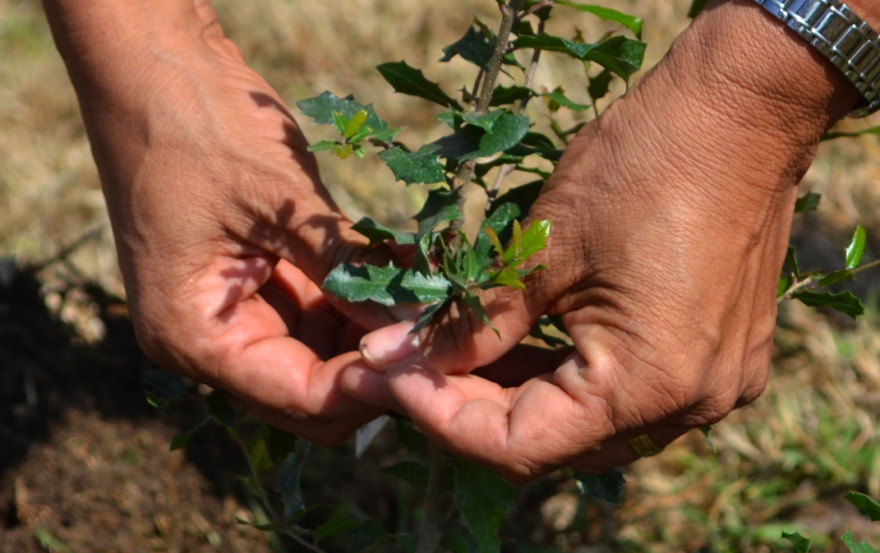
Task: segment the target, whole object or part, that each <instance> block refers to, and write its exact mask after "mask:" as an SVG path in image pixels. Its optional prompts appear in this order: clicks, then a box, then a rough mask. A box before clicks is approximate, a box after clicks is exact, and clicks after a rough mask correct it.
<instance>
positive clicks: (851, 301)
mask: <svg viewBox="0 0 880 553" xmlns="http://www.w3.org/2000/svg"><path fill="white" fill-rule="evenodd" d="M792 297H794V298H795V299H797V300H800V301H801V302H802V303H804V304H806V305H809V306H810V307H831V308H832V309H836V310H837V311H840V312H841V313H844V314H846V315H849V316H850V317H852V318H853V319H855V318H856V317H858V316H859V315H864V313H865V306H864V305H862V300H860V299H859V298H857V297H856V296H854V295H853V293H852V292H850V291H846V292H840V293H838V294H830V293H828V292H813V291H812V290H803V291H801V292H795V293H794V294H793V295H792Z"/></svg>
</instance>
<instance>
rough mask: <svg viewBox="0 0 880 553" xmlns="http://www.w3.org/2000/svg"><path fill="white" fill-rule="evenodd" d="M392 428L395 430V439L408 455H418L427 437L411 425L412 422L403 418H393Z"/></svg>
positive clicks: (423, 447)
mask: <svg viewBox="0 0 880 553" xmlns="http://www.w3.org/2000/svg"><path fill="white" fill-rule="evenodd" d="M394 429H395V430H396V431H397V441H398V442H400V445H402V446H403V447H405V448H406V451H407V452H408V453H409V454H410V455H418V454H420V453H421V452H422V451H424V450H425V446H426V445H427V444H428V439H427V438H425V435H424V434H422V433H421V432H420V431H419V430H418V429H417V428H416V427H415V426H413V424H412V422H410V421H409V420H404V419H403V418H398V419H395V421H394Z"/></svg>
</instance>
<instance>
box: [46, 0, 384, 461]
mask: <svg viewBox="0 0 880 553" xmlns="http://www.w3.org/2000/svg"><path fill="white" fill-rule="evenodd" d="M45 8H46V12H47V15H48V16H49V21H50V24H51V26H52V31H53V35H54V37H55V40H56V43H57V45H58V48H59V50H60V52H61V53H62V56H63V57H64V60H65V63H66V64H67V67H68V71H69V73H70V75H71V78H72V80H73V83H74V86H75V88H76V91H77V94H78V97H79V100H80V106H81V109H82V113H83V119H84V120H85V123H86V128H87V130H88V134H89V139H90V142H91V144H92V149H93V152H94V155H95V160H96V162H97V165H98V169H99V172H100V175H101V181H102V184H103V188H104V193H105V196H106V199H107V207H108V210H109V212H110V218H111V222H112V224H113V231H114V236H115V239H116V245H117V250H118V254H119V260H120V266H121V269H122V273H123V277H124V279H125V287H126V291H127V295H128V302H129V305H130V307H131V310H132V319H133V321H134V324H135V329H136V331H137V335H138V339H139V341H140V343H141V345H142V346H143V348H144V350H145V352H146V353H147V354H148V355H149V356H150V357H152V358H153V359H154V360H155V361H157V362H158V363H160V364H161V365H163V366H164V367H166V368H169V369H171V370H175V371H177V372H179V373H181V374H183V375H185V376H188V377H191V378H193V379H195V380H198V381H200V382H205V383H208V384H210V385H211V386H214V387H217V388H220V389H223V390H226V391H228V392H230V393H232V394H233V395H234V396H235V397H236V398H237V399H238V400H239V401H241V402H242V403H244V404H245V405H247V406H248V407H250V408H251V409H252V410H253V411H254V412H255V413H257V414H258V415H260V416H261V417H263V418H264V419H265V420H267V421H269V422H270V423H273V424H275V425H277V426H280V427H282V428H285V429H287V430H289V431H291V432H294V433H297V434H300V435H302V436H305V437H307V438H309V439H311V440H313V441H316V442H318V443H321V444H327V445H330V444H338V443H339V442H341V441H342V440H344V439H346V438H347V437H348V436H349V435H350V434H351V433H352V432H353V431H354V430H355V429H356V428H358V427H359V426H360V425H362V424H364V423H365V422H367V421H369V420H371V419H372V418H374V417H376V416H378V415H379V414H381V413H382V412H384V409H383V408H380V407H374V406H371V405H367V404H364V403H361V402H359V401H357V400H355V399H353V398H351V397H350V396H347V395H345V394H343V393H341V391H340V389H339V386H338V382H339V376H340V374H341V373H342V371H343V370H344V369H345V368H346V367H349V366H352V365H360V364H361V361H360V357H359V356H358V354H357V353H356V344H357V338H358V335H357V331H356V330H355V329H353V328H352V325H350V324H349V323H348V322H347V321H348V320H349V319H353V320H355V321H357V323H358V324H359V325H360V326H365V327H370V326H372V327H374V328H375V327H376V325H378V324H388V323H391V322H394V321H396V320H400V318H401V317H400V316H398V317H394V316H392V315H391V314H390V313H388V312H385V311H383V310H375V309H364V308H363V307H362V306H350V305H345V304H339V303H337V304H336V307H338V308H339V309H340V310H342V311H343V312H344V313H345V317H342V316H340V315H339V313H337V312H336V310H335V309H333V308H331V307H330V305H329V304H327V302H326V300H324V299H323V298H322V297H320V295H319V294H318V289H317V287H316V286H315V285H314V282H321V281H323V279H324V277H325V276H326V274H327V273H328V272H329V271H330V270H331V269H332V268H333V267H335V266H336V265H337V264H339V263H340V262H355V263H356V262H361V261H370V262H372V263H377V264H384V263H387V261H388V260H389V259H391V258H392V257H393V253H392V252H390V251H386V250H383V249H370V248H368V244H367V241H366V240H365V239H364V238H363V237H361V236H360V235H358V234H357V233H355V232H353V231H351V230H350V228H349V227H350V226H351V221H349V220H348V219H347V218H346V217H345V216H344V215H342V213H341V212H340V211H339V209H338V208H337V207H336V205H335V204H334V203H333V201H332V199H331V198H330V195H329V193H328V192H327V190H326V189H325V188H324V186H323V184H322V182H321V180H320V177H319V175H318V168H317V164H316V162H315V159H314V157H313V156H312V155H311V154H309V153H308V152H307V151H306V147H307V142H306V140H305V138H304V137H303V135H302V133H301V132H300V131H299V128H298V127H297V125H296V122H295V121H294V120H293V118H292V116H291V115H290V112H289V111H288V109H287V108H286V107H285V106H284V104H283V103H282V101H281V99H280V98H279V96H278V95H277V94H276V93H275V91H274V90H272V88H271V87H270V86H269V85H268V84H267V83H266V82H265V80H263V79H262V78H261V77H260V76H259V75H258V74H257V73H255V72H254V71H252V70H251V69H250V68H248V67H247V65H245V63H244V61H243V60H242V58H241V55H240V54H239V52H238V50H237V49H236V47H235V45H234V44H232V42H230V41H229V40H228V39H226V38H225V37H224V35H223V31H222V30H221V28H220V26H219V25H218V23H217V21H216V13H215V12H214V10H213V8H212V7H211V4H210V3H209V2H207V1H200V0H197V1H193V0H155V1H153V0H151V1H149V2H146V1H128V2H120V1H117V0H112V1H111V0H106V1H100V0H99V1H95V0H88V1H85V0H82V1H81V0H46V2H45ZM346 344H347V347H346Z"/></svg>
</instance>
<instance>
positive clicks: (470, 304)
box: [461, 292, 501, 340]
mask: <svg viewBox="0 0 880 553" xmlns="http://www.w3.org/2000/svg"><path fill="white" fill-rule="evenodd" d="M461 301H462V303H464V304H465V306H467V308H468V309H470V310H471V311H473V312H474V314H476V315H477V317H479V318H480V320H481V321H483V324H484V325H486V326H488V327H489V328H491V329H492V330H493V331H494V332H495V334H496V335H497V336H498V339H499V340H500V339H501V332H500V331H499V330H498V329H497V328H495V325H493V324H492V320H491V319H490V318H489V315H488V313H486V310H485V309H484V308H483V304H482V302H480V296H478V295H476V294H474V293H472V292H468V293H466V294H465V295H464V296H463V297H462V298H461Z"/></svg>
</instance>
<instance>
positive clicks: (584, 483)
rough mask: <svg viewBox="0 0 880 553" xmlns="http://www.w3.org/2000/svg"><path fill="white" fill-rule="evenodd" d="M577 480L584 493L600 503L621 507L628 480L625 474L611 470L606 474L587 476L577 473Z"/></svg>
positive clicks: (575, 475) (575, 474)
mask: <svg viewBox="0 0 880 553" xmlns="http://www.w3.org/2000/svg"><path fill="white" fill-rule="evenodd" d="M574 478H575V480H577V481H578V487H579V488H580V489H581V491H582V492H583V493H587V494H589V495H591V496H592V497H594V498H596V499H598V500H599V501H604V502H605V503H611V504H612V505H620V501H621V499H622V498H623V488H624V486H626V480H625V479H624V478H623V473H622V472H620V471H619V470H617V469H611V470H609V471H608V472H606V473H604V474H598V475H594V474H585V473H583V472H578V471H575V473H574Z"/></svg>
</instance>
